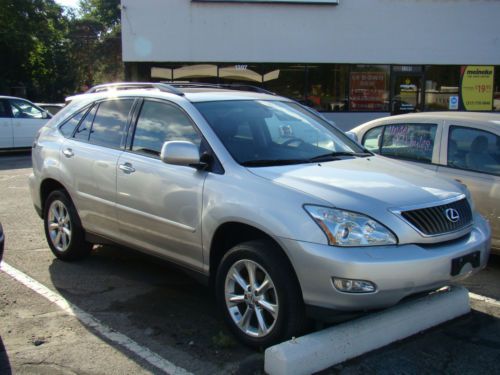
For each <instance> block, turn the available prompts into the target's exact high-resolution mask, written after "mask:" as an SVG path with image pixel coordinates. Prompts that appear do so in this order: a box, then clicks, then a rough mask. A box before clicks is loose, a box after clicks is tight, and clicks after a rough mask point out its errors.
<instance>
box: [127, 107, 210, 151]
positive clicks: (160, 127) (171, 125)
mask: <svg viewBox="0 0 500 375" xmlns="http://www.w3.org/2000/svg"><path fill="white" fill-rule="evenodd" d="M167 141H189V142H193V143H195V144H197V145H200V142H201V137H200V135H199V134H198V133H197V132H196V130H195V129H194V127H193V124H192V123H191V120H190V119H189V117H188V116H187V115H186V114H185V113H184V112H183V111H182V110H181V109H179V108H177V107H176V106H174V105H171V104H167V103H163V102H156V101H148V100H146V101H145V102H144V104H143V106H142V109H141V113H140V114H139V119H138V120H137V125H136V128H135V134H134V140H133V142H132V150H133V151H136V152H141V153H146V154H148V155H153V156H159V155H160V152H161V148H162V146H163V143H164V142H167Z"/></svg>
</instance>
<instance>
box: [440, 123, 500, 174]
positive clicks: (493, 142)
mask: <svg viewBox="0 0 500 375" xmlns="http://www.w3.org/2000/svg"><path fill="white" fill-rule="evenodd" d="M448 166H449V167H452V168H460V169H467V170H471V171H475V172H483V173H490V174H494V175H497V176H500V137H499V136H497V135H495V134H492V133H490V132H487V131H483V130H479V129H472V128H465V127H461V126H451V127H450V132H449V136H448Z"/></svg>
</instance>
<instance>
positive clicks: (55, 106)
mask: <svg viewBox="0 0 500 375" xmlns="http://www.w3.org/2000/svg"><path fill="white" fill-rule="evenodd" d="M35 104H36V105H37V106H39V107H40V108H42V109H44V110H46V111H47V112H49V113H50V114H51V115H55V114H56V113H57V112H59V111H60V110H61V109H63V108H64V105H65V104H64V103H35Z"/></svg>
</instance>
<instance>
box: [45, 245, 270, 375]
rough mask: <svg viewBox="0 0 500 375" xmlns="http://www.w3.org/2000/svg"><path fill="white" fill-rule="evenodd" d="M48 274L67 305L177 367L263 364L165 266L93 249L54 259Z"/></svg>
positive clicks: (206, 292) (190, 282)
mask: <svg viewBox="0 0 500 375" xmlns="http://www.w3.org/2000/svg"><path fill="white" fill-rule="evenodd" d="M49 271H50V275H51V279H52V282H53V284H54V286H55V287H56V289H57V290H58V292H59V293H60V294H61V295H62V296H64V298H66V299H67V300H68V301H70V302H71V303H73V304H74V305H76V306H78V307H79V308H81V309H83V310H84V311H86V312H88V313H90V314H92V315H93V316H94V317H96V318H97V319H99V320H100V321H101V322H102V323H104V324H105V325H107V326H108V327H110V328H112V329H114V330H116V331H118V332H121V333H123V334H125V335H127V336H128V337H130V338H131V339H133V340H134V341H136V342H137V343H139V344H140V345H143V346H145V347H147V348H149V349H150V350H152V351H154V352H156V353H158V354H159V355H161V356H164V358H169V360H171V361H172V362H174V363H175V364H176V365H178V366H181V367H185V368H187V369H188V370H190V369H192V370H191V371H194V370H196V365H195V368H194V369H193V368H192V367H190V365H192V363H190V362H191V360H192V359H193V358H194V359H195V360H199V361H201V362H205V363H206V362H209V363H211V364H213V365H214V368H217V369H218V370H221V369H228V366H229V365H231V364H232V366H236V367H239V365H238V364H239V363H246V364H247V365H248V366H250V367H251V366H252V365H254V366H255V362H258V364H257V367H258V366H263V358H262V354H258V353H255V352H254V351H252V350H250V349H248V348H246V347H243V346H242V345H240V344H239V343H238V342H236V341H235V340H234V338H233V336H232V335H231V334H230V333H229V332H228V331H227V330H226V327H225V325H224V323H223V322H222V320H221V319H220V317H219V314H218V312H217V309H216V306H215V298H214V296H213V295H212V292H211V291H210V289H209V288H207V287H205V286H203V285H201V284H199V283H198V282H197V281H195V280H194V279H192V278H190V277H189V276H187V275H186V274H184V273H183V272H181V271H179V270H177V269H176V268H174V267H173V266H172V265H170V264H169V263H167V262H164V261H162V260H159V259H156V258H153V257H150V256H148V255H144V254H142V253H139V252H135V251H133V250H129V249H125V248H120V247H113V246H97V247H95V248H94V251H93V253H92V255H91V256H90V257H88V258H86V259H85V260H82V261H80V262H75V263H68V262H62V261H60V260H58V259H54V260H53V262H52V264H51V265H50V266H49ZM110 344H111V345H113V343H110ZM113 346H115V347H116V345H113ZM117 349H119V350H121V348H117ZM179 353H180V355H178V356H177V357H176V358H172V356H174V357H175V356H176V355H177V354H179ZM253 359H255V361H254V360H253ZM249 360H250V362H251V363H248V362H249ZM233 369H234V367H233ZM254 369H255V368H254ZM206 370H207V371H206V372H204V371H202V372H204V373H210V372H213V369H212V370H209V369H206ZM195 372H198V371H195ZM238 373H240V371H239V370H238ZM241 373H244V371H243V372H241Z"/></svg>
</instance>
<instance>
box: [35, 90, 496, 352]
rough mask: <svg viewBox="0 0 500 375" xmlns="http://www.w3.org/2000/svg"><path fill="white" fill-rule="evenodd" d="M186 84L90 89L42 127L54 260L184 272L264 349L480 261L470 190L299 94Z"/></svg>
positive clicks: (479, 227) (458, 275)
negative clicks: (154, 259) (150, 259)
mask: <svg viewBox="0 0 500 375" xmlns="http://www.w3.org/2000/svg"><path fill="white" fill-rule="evenodd" d="M185 86H187V87H173V86H171V85H159V86H157V87H156V88H155V89H154V90H145V89H133V90H126V91H125V90H124V91H116V92H103V93H96V94H87V95H81V96H79V97H78V98H75V99H74V100H73V101H72V102H71V104H70V105H69V106H67V107H65V108H64V109H63V110H61V111H60V112H59V113H58V114H57V115H56V116H55V117H54V118H53V119H52V120H51V121H50V122H49V123H48V124H47V125H46V126H45V127H44V128H43V129H42V130H41V131H40V133H39V135H38V137H37V138H36V140H35V144H34V146H33V174H32V175H31V176H30V187H31V193H32V198H33V202H34V205H35V208H36V210H37V211H38V213H39V214H40V216H41V217H42V218H43V220H44V226H45V233H46V236H47V240H48V243H49V246H50V248H51V249H52V251H53V252H54V254H55V255H56V256H57V257H58V258H60V259H62V260H68V261H69V260H75V259H79V258H81V257H83V256H86V255H87V254H89V252H90V251H91V249H92V244H99V243H110V242H112V243H117V244H121V245H124V246H127V247H131V248H134V249H137V250H140V251H144V252H147V253H149V254H153V255H156V256H159V257H162V258H164V259H167V260H169V261H171V262H174V263H176V264H178V265H181V266H182V267H184V268H186V269H187V270H190V271H194V272H195V273H196V274H198V275H200V276H201V277H202V278H203V279H204V280H206V282H207V283H209V284H210V285H211V286H213V287H214V288H215V293H216V298H217V302H218V305H219V307H220V309H221V312H222V314H223V317H224V319H225V321H226V322H227V324H228V325H229V327H230V329H231V330H232V332H234V334H235V335H236V336H237V337H239V338H240V339H241V340H242V341H243V342H245V343H246V344H248V345H252V346H256V347H265V346H268V345H271V344H273V343H276V342H278V341H279V340H282V339H284V338H287V337H291V336H292V335H297V334H298V333H300V332H301V330H302V329H303V327H304V322H305V321H306V316H308V315H313V316H318V315H323V316H324V313H325V311H326V312H328V314H329V315H332V314H334V313H335V312H360V311H366V310H371V309H379V308H384V307H387V306H391V305H394V304H396V303H398V302H399V301H400V300H401V299H402V298H404V297H406V296H409V295H412V294H415V293H420V292H423V291H429V290H434V289H436V288H440V287H442V286H444V285H448V284H450V283H453V282H454V281H457V280H461V279H463V278H464V277H467V276H469V275H471V274H473V273H475V272H477V271H479V270H480V269H481V268H483V267H484V266H485V265H486V263H487V260H488V257H489V248H490V228H489V226H488V224H487V223H486V221H485V220H484V219H483V218H482V217H481V216H480V215H478V214H477V212H476V211H475V210H474V204H473V202H472V201H471V199H470V195H469V192H468V191H467V189H466V187H465V186H463V185H461V184H459V183H457V182H456V181H451V180H447V179H441V178H437V177H434V176H433V175H432V174H431V173H430V172H428V171H426V170H424V169H419V168H418V167H413V166H408V165H406V164H401V163H400V162H398V161H394V160H389V159H385V158H384V157H381V156H377V155H374V154H372V153H370V152H369V151H367V150H366V149H364V148H362V147H361V146H360V145H359V144H357V143H355V142H354V141H352V140H350V139H349V138H348V137H346V136H345V135H344V134H343V133H342V132H341V131H339V130H337V129H336V128H334V127H332V126H331V124H329V123H328V122H326V121H325V120H324V119H323V118H321V117H319V116H317V115H315V114H314V113H313V112H310V111H308V110H307V109H305V108H304V107H302V106H301V105H300V104H298V103H296V102H293V101H291V100H289V99H286V98H282V97H278V96H274V95H270V94H265V93H258V92H250V91H243V90H238V91H236V90H231V89H223V88H213V87H203V86H199V87H197V86H194V87H190V86H189V85H185Z"/></svg>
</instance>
